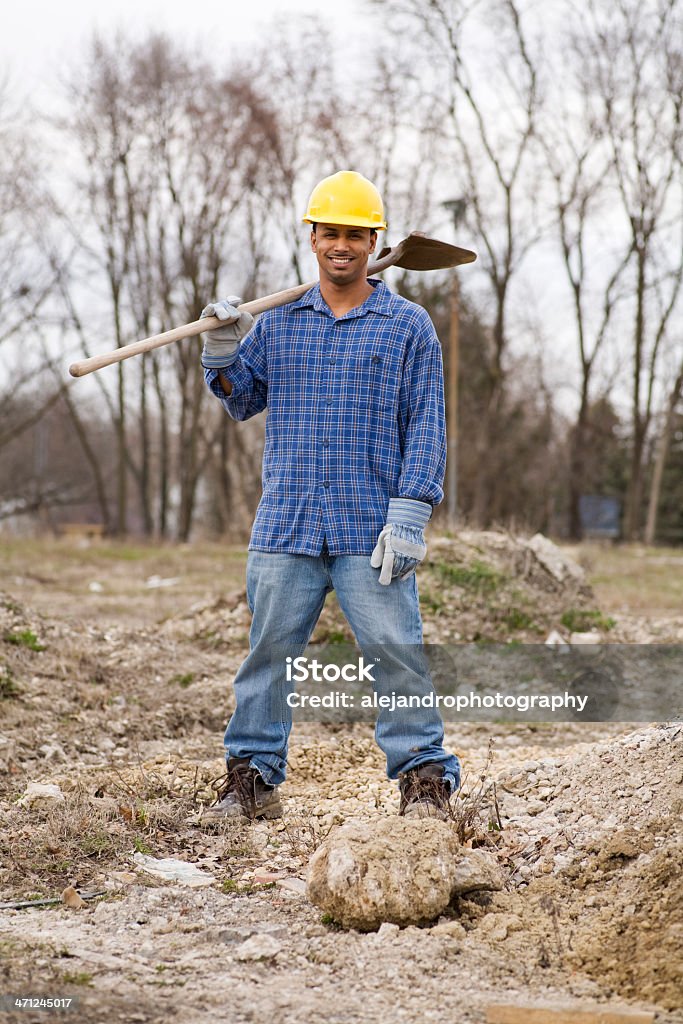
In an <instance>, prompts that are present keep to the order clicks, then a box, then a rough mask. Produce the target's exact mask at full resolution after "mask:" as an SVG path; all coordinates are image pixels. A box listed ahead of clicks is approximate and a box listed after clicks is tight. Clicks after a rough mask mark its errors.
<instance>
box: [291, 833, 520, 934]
mask: <svg viewBox="0 0 683 1024" xmlns="http://www.w3.org/2000/svg"><path fill="white" fill-rule="evenodd" d="M501 887H502V878H501V874H500V870H499V869H498V866H497V864H496V862H495V860H494V859H493V858H492V857H490V856H489V855H488V854H486V853H482V852H481V851H474V850H468V849H464V848H462V847H461V846H460V845H459V843H458V840H457V838H456V835H455V833H454V831H453V829H452V827H451V826H449V825H448V823H447V822H445V821H439V820H437V819H435V818H422V819H418V820H408V819H406V818H386V819H382V820H380V821H374V822H366V821H357V820H354V819H351V820H349V821H346V822H345V823H344V824H343V825H341V826H339V827H338V828H336V829H334V830H333V831H332V832H331V833H330V835H329V836H328V838H327V839H326V840H325V842H324V843H323V844H322V846H320V847H319V849H318V850H316V852H315V853H314V855H313V857H312V858H311V861H310V864H309V873H308V896H309V899H310V900H311V902H312V903H315V905H316V906H318V907H320V908H321V910H324V911H325V912H326V913H328V914H329V915H330V917H331V918H332V919H333V920H335V921H337V922H338V923H339V924H342V925H344V926H345V927H347V928H357V929H358V930H360V931H373V930H374V929H376V928H378V927H379V926H380V925H381V924H382V923H383V922H386V921H388V922H391V923H393V924H398V925H409V924H426V923H427V922H428V921H433V920H434V918H436V917H438V916H439V914H441V913H442V912H443V911H444V910H445V909H446V907H447V906H448V904H449V903H450V901H451V899H452V897H453V896H454V895H456V893H462V892H469V891H472V890H474V889H500V888H501Z"/></svg>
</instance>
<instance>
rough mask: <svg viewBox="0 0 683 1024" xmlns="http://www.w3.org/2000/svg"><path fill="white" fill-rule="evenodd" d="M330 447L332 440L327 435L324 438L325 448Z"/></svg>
mask: <svg viewBox="0 0 683 1024" xmlns="http://www.w3.org/2000/svg"><path fill="white" fill-rule="evenodd" d="M329 447H330V440H329V438H327V437H326V438H324V440H323V448H329Z"/></svg>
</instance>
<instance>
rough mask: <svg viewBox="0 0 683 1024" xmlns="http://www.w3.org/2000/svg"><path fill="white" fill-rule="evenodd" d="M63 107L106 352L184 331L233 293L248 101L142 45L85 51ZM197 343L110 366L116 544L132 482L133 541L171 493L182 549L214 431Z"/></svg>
mask: <svg viewBox="0 0 683 1024" xmlns="http://www.w3.org/2000/svg"><path fill="white" fill-rule="evenodd" d="M72 99H73V103H74V109H75V114H74V117H73V118H72V120H71V123H70V125H69V129H70V131H71V132H72V134H73V135H74V137H75V138H76V140H77V142H78V144H79V146H80V149H81V153H82V156H83V158H84V161H83V163H84V176H85V177H84V191H85V195H86V196H87V199H88V207H87V217H86V218H83V217H82V219H81V223H87V221H88V220H89V221H90V222H91V223H92V224H93V225H94V226H95V228H96V232H97V234H96V236H95V237H94V238H92V239H91V238H90V237H89V235H88V232H87V229H85V230H84V229H83V228H81V234H80V237H79V243H80V249H81V253H82V254H83V258H84V259H88V258H89V259H90V260H91V261H92V262H94V264H95V265H96V266H97V267H98V268H99V271H100V273H101V275H102V280H104V281H106V288H107V291H108V293H109V299H110V323H111V326H112V336H113V338H114V339H115V342H116V344H122V343H123V342H124V341H126V340H129V337H131V336H132V337H136V336H144V335H148V334H151V333H154V332H155V331H157V330H163V329H165V328H166V327H169V326H171V325H172V324H174V323H183V322H186V321H188V320H194V319H196V318H197V317H198V316H199V313H200V311H201V308H202V306H203V305H204V304H205V303H206V301H208V299H209V298H211V297H214V296H216V295H218V294H220V292H221V290H222V287H223V288H224V287H226V286H225V285H222V284H221V278H222V277H223V276H224V275H227V274H228V272H229V273H230V275H231V280H232V282H233V283H232V287H233V288H235V289H236V288H238V287H240V284H239V278H240V277H241V276H242V273H243V271H242V267H243V263H244V260H243V254H242V252H241V246H240V242H239V240H240V239H243V238H244V236H245V233H246V228H245V223H246V217H245V203H244V201H243V197H244V194H245V192H249V190H250V189H253V188H254V187H255V186H256V185H257V184H259V183H260V181H261V179H262V177H263V175H264V174H265V170H264V169H263V159H262V153H263V145H262V141H261V140H262V132H261V131H260V128H259V124H260V122H259V120H258V117H256V115H255V111H258V110H259V99H258V97H257V96H256V95H255V93H254V91H253V89H251V87H250V85H249V83H248V81H246V80H245V79H244V78H243V77H241V76H239V75H236V74H235V73H234V71H233V72H231V73H230V74H226V75H225V76H219V75H218V74H217V73H216V72H215V71H214V70H213V69H212V68H211V67H210V66H208V65H207V64H206V63H202V62H201V61H199V60H197V58H196V55H194V54H190V53H187V52H185V51H184V49H183V48H182V47H180V46H178V45H177V44H173V43H171V42H170V40H169V39H167V38H166V37H164V36H158V35H154V36H151V37H149V38H148V39H146V40H145V41H144V42H143V43H142V44H134V43H132V42H131V41H129V40H126V39H125V38H119V39H117V40H116V41H114V42H113V43H104V42H102V41H100V40H97V39H96V40H95V41H94V42H93V44H92V48H91V53H90V60H89V64H88V67H87V72H86V74H85V75H84V74H83V73H81V74H79V76H78V79H77V84H76V85H75V86H74V88H73V92H72ZM226 125H229V131H228V132H227V134H226ZM230 268H232V269H230ZM72 295H73V289H72ZM198 344H199V342H198V341H194V342H192V343H191V344H189V343H188V344H184V345H178V346H175V347H174V349H173V350H165V351H163V352H159V353H154V354H152V355H150V356H148V357H146V358H144V359H141V360H139V361H136V363H135V365H125V364H119V370H118V386H117V397H116V408H115V411H114V412H115V423H116V428H117V438H118V450H119V458H118V467H119V468H118V485H117V495H118V498H117V504H118V516H117V526H118V530H119V532H121V531H122V530H124V529H125V527H126V508H127V478H128V475H129V473H132V476H133V479H134V480H135V482H136V485H137V491H138V496H139V507H140V510H141V516H142V524H143V528H144V529H145V531H146V532H152V530H153V529H154V527H155V525H156V529H157V530H158V532H159V533H160V534H161V535H165V534H166V531H167V529H168V525H169V505H170V499H169V495H170V489H171V486H172V484H173V483H175V484H176V485H177V521H176V533H177V535H178V536H179V537H180V538H181V539H187V538H188V537H189V534H190V530H191V527H192V518H193V513H194V508H195V499H196V493H197V486H198V483H199V480H200V478H201V475H202V472H203V471H204V469H205V467H206V464H207V460H208V458H209V457H210V453H211V451H212V448H213V445H212V438H213V436H214V435H215V432H216V431H217V430H219V429H223V421H222V420H220V421H219V418H218V410H215V409H213V407H210V406H209V403H208V401H207V399H208V395H207V392H206V389H205V387H204V382H203V372H202V370H201V366H200V364H199V359H198ZM133 385H134V386H135V390H136V398H134V397H133V392H132V391H131V387H132V386H133ZM209 408H211V412H210V413H209V412H207V410H208V409H209ZM133 427H134V429H135V434H136V436H137V437H138V438H139V444H138V445H136V446H135V447H133V446H132V445H131V444H130V439H131V436H132V434H131V428H133ZM155 447H156V449H157V450H158V457H157V458H156V459H155V465H154V466H153V464H152V453H153V452H154V451H155ZM153 471H154V472H156V474H157V479H156V481H153V478H152V474H153ZM153 494H156V495H157V507H156V512H155V510H154V509H153V507H152V495H153Z"/></svg>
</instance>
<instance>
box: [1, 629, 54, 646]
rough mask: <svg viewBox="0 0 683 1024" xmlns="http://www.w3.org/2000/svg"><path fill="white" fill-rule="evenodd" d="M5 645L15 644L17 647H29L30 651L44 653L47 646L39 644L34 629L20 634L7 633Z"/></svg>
mask: <svg viewBox="0 0 683 1024" xmlns="http://www.w3.org/2000/svg"><path fill="white" fill-rule="evenodd" d="M4 640H5V643H8V644H14V645H15V647H27V648H28V649H29V651H44V650H45V645H44V644H41V643H39V641H38V637H37V636H36V634H35V633H34V632H33V630H32V629H22V630H21V631H20V632H18V633H5V636H4Z"/></svg>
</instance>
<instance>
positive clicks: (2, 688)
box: [0, 665, 21, 700]
mask: <svg viewBox="0 0 683 1024" xmlns="http://www.w3.org/2000/svg"><path fill="white" fill-rule="evenodd" d="M20 693H21V690H20V689H19V687H18V686H17V684H16V683H15V681H14V675H13V673H12V669H11V668H10V667H9V665H4V666H3V667H2V668H0V700H10V699H11V698H12V697H18V696H19V694H20Z"/></svg>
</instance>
